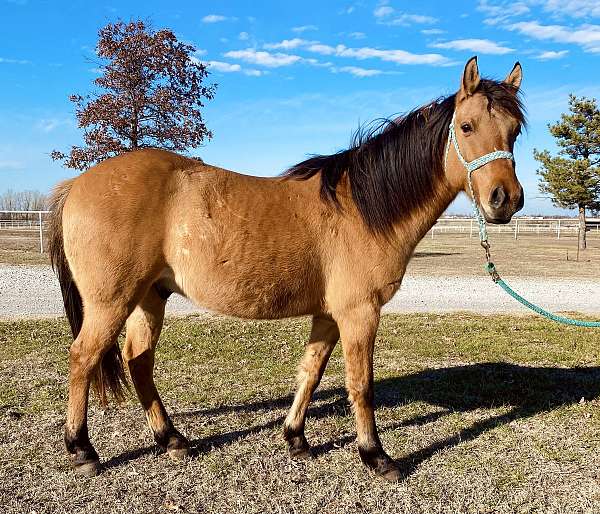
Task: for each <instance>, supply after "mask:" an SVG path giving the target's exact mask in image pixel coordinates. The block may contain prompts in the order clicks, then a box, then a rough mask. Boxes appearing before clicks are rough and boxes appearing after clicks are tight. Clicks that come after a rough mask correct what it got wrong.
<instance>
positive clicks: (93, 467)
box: [73, 460, 102, 477]
mask: <svg viewBox="0 0 600 514" xmlns="http://www.w3.org/2000/svg"><path fill="white" fill-rule="evenodd" d="M73 469H75V472H76V473H77V474H78V475H81V476H84V477H95V476H96V475H99V474H100V472H101V471H102V464H100V461H99V460H94V461H91V462H84V463H83V464H76V463H75V462H73Z"/></svg>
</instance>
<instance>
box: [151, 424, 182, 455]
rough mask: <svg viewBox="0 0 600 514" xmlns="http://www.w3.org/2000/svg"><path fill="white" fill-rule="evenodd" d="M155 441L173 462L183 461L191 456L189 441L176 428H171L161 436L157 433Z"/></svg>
mask: <svg viewBox="0 0 600 514" xmlns="http://www.w3.org/2000/svg"><path fill="white" fill-rule="evenodd" d="M154 440H155V441H156V443H157V444H158V445H159V446H160V447H161V448H162V449H163V450H165V451H166V452H167V455H168V456H169V457H170V458H171V459H173V460H183V459H185V458H186V457H189V456H190V455H191V450H190V443H189V441H188V440H187V439H186V438H185V437H184V436H183V435H181V434H180V433H179V432H178V431H177V430H176V429H175V428H172V427H171V428H170V429H169V430H167V431H165V432H164V433H161V434H156V433H155V434H154Z"/></svg>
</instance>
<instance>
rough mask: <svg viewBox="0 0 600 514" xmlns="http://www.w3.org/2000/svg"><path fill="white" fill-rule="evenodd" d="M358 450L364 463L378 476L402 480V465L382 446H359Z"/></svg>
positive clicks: (385, 478)
mask: <svg viewBox="0 0 600 514" xmlns="http://www.w3.org/2000/svg"><path fill="white" fill-rule="evenodd" d="M358 452H359V454H360V458H361V460H362V461H363V463H364V464H365V465H366V466H367V467H368V468H369V469H371V470H372V471H373V472H374V473H375V474H376V475H377V476H379V477H381V478H383V479H384V480H387V481H388V482H399V481H400V480H402V472H401V471H400V466H398V464H396V462H395V461H394V460H393V459H391V458H390V457H389V456H388V455H387V454H386V453H385V452H384V451H383V449H382V448H381V447H374V448H361V447H360V446H359V448H358Z"/></svg>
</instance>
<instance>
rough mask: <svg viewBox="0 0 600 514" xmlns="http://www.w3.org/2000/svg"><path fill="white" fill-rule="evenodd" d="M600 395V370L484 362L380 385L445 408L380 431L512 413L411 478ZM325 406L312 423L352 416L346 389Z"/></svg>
mask: <svg viewBox="0 0 600 514" xmlns="http://www.w3.org/2000/svg"><path fill="white" fill-rule="evenodd" d="M599 396H600V368H598V367H584V368H569V369H564V368H540V367H535V368H534V367H526V366H519V365H516V364H504V363H484V364H469V365H464V366H454V367H446V368H439V369H427V370H424V371H420V372H418V373H414V374H410V375H404V376H401V377H394V378H386V379H381V380H378V381H376V383H375V401H376V406H377V407H381V406H386V407H397V406H400V405H405V404H407V403H410V402H415V401H419V402H425V403H428V404H430V405H435V406H438V407H441V409H439V410H437V411H435V412H433V413H430V414H426V415H422V416H417V417H414V418H411V419H408V420H403V421H400V422H396V423H391V424H387V425H382V426H380V432H386V431H390V430H398V429H401V428H402V427H404V426H411V425H422V424H426V423H430V422H433V421H435V420H436V419H438V418H440V417H442V416H444V415H447V414H448V413H449V412H456V411H458V412H468V411H473V410H476V409H494V408H498V407H508V411H506V409H503V411H505V412H504V413H503V414H499V415H494V416H491V417H489V418H487V419H484V420H481V421H477V422H475V423H473V424H472V425H471V426H470V427H468V428H466V429H464V430H461V431H459V432H457V433H456V434H454V435H452V436H450V437H448V438H446V439H443V440H441V441H438V442H436V443H434V444H432V445H430V446H427V447H426V448H423V449H421V450H419V451H417V452H414V453H412V454H410V455H408V456H406V457H404V458H403V459H401V460H400V461H399V463H400V465H401V466H402V468H403V469H404V472H405V473H406V474H410V473H412V472H413V471H414V470H415V468H417V467H418V466H419V464H421V463H422V462H423V461H425V460H427V459H428V458H430V457H431V456H432V455H433V454H435V453H436V452H438V451H440V450H442V449H446V448H450V447H453V446H456V445H457V444H458V443H459V442H465V441H469V440H473V439H475V438H477V437H478V436H479V435H481V434H483V433H485V432H487V431H488V430H492V429H493V428H495V427H497V426H499V425H503V424H506V423H510V422H511V421H513V420H516V419H520V418H527V417H529V416H533V415H536V414H538V413H541V412H547V411H551V410H553V409H556V408H558V407H561V406H565V405H569V404H573V403H578V402H579V401H580V400H581V398H585V399H586V400H592V399H594V398H597V397H599ZM315 400H320V401H319V402H318V405H315V406H314V407H312V408H311V409H309V412H308V416H309V418H317V419H318V418H323V417H328V416H332V415H339V414H340V413H341V414H342V415H345V414H348V412H349V410H348V402H347V400H346V394H345V391H344V390H343V389H342V388H331V389H325V390H322V391H318V392H317V393H316V394H315ZM291 402H292V396H285V397H281V398H277V399H274V400H269V401H258V402H250V403H245V404H239V405H224V406H220V407H217V408H212V409H203V410H197V411H190V412H184V413H180V414H176V415H174V418H182V417H193V418H195V417H198V418H200V417H207V416H218V415H222V414H228V413H252V412H260V411H268V410H273V409H281V408H287V407H289V405H291ZM282 422H283V417H282V416H280V417H278V418H277V419H274V420H272V421H269V422H268V423H263V424H259V425H254V426H245V427H241V428H239V429H238V430H235V431H231V432H227V433H223V434H218V435H214V436H211V437H208V438H203V439H195V440H193V441H191V445H192V449H193V452H194V453H196V454H199V453H202V452H206V451H210V450H211V449H214V448H221V447H224V446H227V445H228V444H231V443H233V442H235V441H237V440H240V439H243V438H245V437H247V436H249V435H251V434H254V433H257V432H260V431H262V430H268V429H272V428H275V427H277V426H280V425H281V424H282ZM353 439H354V436H344V437H340V438H338V439H336V440H333V441H329V442H327V443H325V444H321V445H319V446H316V447H313V452H314V454H315V455H321V454H323V453H326V452H328V451H330V450H331V449H332V448H334V447H337V446H343V445H345V444H347V443H349V442H351V441H352V440H353ZM153 451H155V448H154V447H148V448H142V449H139V450H134V451H131V452H126V453H124V454H121V455H119V456H116V457H114V458H113V459H111V460H110V461H108V462H107V463H106V464H105V466H106V467H114V466H119V465H121V464H123V463H125V462H128V461H130V460H133V459H136V458H138V457H140V456H142V455H144V454H147V453H151V452H153Z"/></svg>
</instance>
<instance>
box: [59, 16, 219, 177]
mask: <svg viewBox="0 0 600 514" xmlns="http://www.w3.org/2000/svg"><path fill="white" fill-rule="evenodd" d="M98 35H99V39H98V45H97V47H96V53H97V55H98V57H100V58H101V59H102V60H103V64H100V66H99V68H100V69H101V70H102V75H101V76H100V77H98V78H96V79H95V80H94V84H95V85H96V86H97V87H98V88H99V90H100V91H99V92H97V93H94V94H91V95H86V96H82V95H71V96H70V97H69V100H71V101H72V102H73V103H74V104H75V106H76V109H75V115H76V116H77V120H78V126H79V128H81V129H83V145H82V146H73V147H72V148H71V150H70V151H69V152H68V153H63V152H61V151H58V150H54V151H52V153H51V154H50V156H51V157H52V159H54V160H60V161H63V164H64V165H65V166H66V167H68V168H75V169H79V170H85V169H87V168H88V167H90V166H91V165H93V164H96V163H98V162H100V161H103V160H104V159H107V158H109V157H112V156H114V155H118V154H120V153H122V152H128V151H131V150H136V149H138V148H148V147H155V148H165V149H168V150H173V151H180V152H181V151H185V150H187V149H189V148H196V147H198V146H200V145H201V144H202V143H203V141H204V140H205V139H210V138H211V137H212V133H211V132H210V131H209V130H208V128H207V127H206V125H205V123H204V120H203V118H202V114H201V112H200V109H201V108H202V107H204V103H203V102H204V101H205V100H212V98H213V97H214V94H215V90H216V85H214V84H210V85H205V84H204V81H205V79H206V78H207V76H208V74H209V72H208V70H207V69H206V66H205V65H204V64H203V63H201V62H200V61H199V60H198V59H196V58H195V57H194V52H196V49H195V48H194V47H193V46H192V45H190V44H188V43H182V42H180V41H178V40H177V37H176V36H175V34H173V32H172V31H171V30H168V29H162V30H158V31H156V32H154V31H153V30H152V28H151V27H149V26H147V25H146V24H145V23H144V22H142V21H132V22H129V23H124V22H122V21H119V22H117V23H114V24H113V23H109V24H108V25H106V26H105V27H104V28H102V29H100V31H99V33H98Z"/></svg>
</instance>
